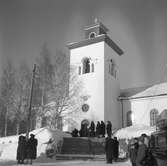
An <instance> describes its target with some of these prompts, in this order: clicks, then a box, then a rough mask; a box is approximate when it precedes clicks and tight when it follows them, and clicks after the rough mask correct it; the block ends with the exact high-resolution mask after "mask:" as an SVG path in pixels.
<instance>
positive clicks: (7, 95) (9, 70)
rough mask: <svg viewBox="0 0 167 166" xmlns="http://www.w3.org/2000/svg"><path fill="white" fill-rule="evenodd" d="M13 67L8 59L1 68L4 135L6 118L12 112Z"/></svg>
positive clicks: (0, 95)
mask: <svg viewBox="0 0 167 166" xmlns="http://www.w3.org/2000/svg"><path fill="white" fill-rule="evenodd" d="M14 86H15V69H14V66H13V65H12V63H11V61H10V60H7V64H6V65H5V67H4V68H3V71H2V77H1V94H0V98H1V102H2V105H3V109H4V136H7V129H8V118H9V117H10V114H11V112H12V106H13V101H14V88H15V87H14Z"/></svg>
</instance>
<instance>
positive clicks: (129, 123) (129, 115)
mask: <svg viewBox="0 0 167 166" xmlns="http://www.w3.org/2000/svg"><path fill="white" fill-rule="evenodd" d="M127 126H132V111H128V112H127Z"/></svg>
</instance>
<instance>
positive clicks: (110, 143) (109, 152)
mask: <svg viewBox="0 0 167 166" xmlns="http://www.w3.org/2000/svg"><path fill="white" fill-rule="evenodd" d="M113 147H114V140H113V139H112V138H110V137H107V138H106V144H105V152H106V160H107V162H109V163H111V162H112V159H113Z"/></svg>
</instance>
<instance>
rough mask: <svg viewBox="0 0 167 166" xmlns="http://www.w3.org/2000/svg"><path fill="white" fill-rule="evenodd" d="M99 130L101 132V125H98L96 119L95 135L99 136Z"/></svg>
mask: <svg viewBox="0 0 167 166" xmlns="http://www.w3.org/2000/svg"><path fill="white" fill-rule="evenodd" d="M100 132H101V127H100V122H99V121H98V122H97V125H96V137H98V138H99V137H100Z"/></svg>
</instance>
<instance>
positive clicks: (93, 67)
mask: <svg viewBox="0 0 167 166" xmlns="http://www.w3.org/2000/svg"><path fill="white" fill-rule="evenodd" d="M94 70H95V69H94V63H92V72H94Z"/></svg>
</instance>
